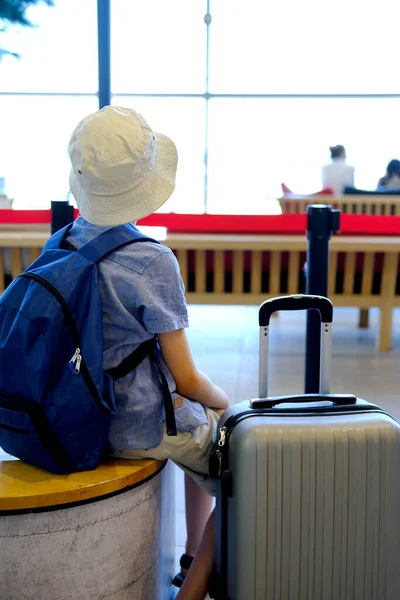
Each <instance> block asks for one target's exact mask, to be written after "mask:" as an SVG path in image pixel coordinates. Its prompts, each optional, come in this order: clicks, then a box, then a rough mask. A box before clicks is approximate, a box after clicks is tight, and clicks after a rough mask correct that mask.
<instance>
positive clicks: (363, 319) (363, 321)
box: [358, 308, 369, 329]
mask: <svg viewBox="0 0 400 600" xmlns="http://www.w3.org/2000/svg"><path fill="white" fill-rule="evenodd" d="M358 326H359V328H360V329H368V327H369V309H368V308H360V314H359V319H358Z"/></svg>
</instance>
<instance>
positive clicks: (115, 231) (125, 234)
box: [77, 225, 159, 263]
mask: <svg viewBox="0 0 400 600" xmlns="http://www.w3.org/2000/svg"><path fill="white" fill-rule="evenodd" d="M146 241H147V242H154V243H156V244H158V243H159V242H157V240H153V239H152V238H150V237H147V236H146V235H144V234H143V233H140V231H137V229H135V228H134V227H132V225H118V226H117V227H111V229H107V230H106V231H103V233H100V235H98V236H96V237H95V238H94V239H93V240H91V241H90V242H88V243H87V244H84V246H82V247H81V248H80V249H79V250H77V252H78V254H80V255H81V256H84V257H85V258H86V259H87V260H90V261H91V262H94V263H98V262H99V261H100V260H101V259H102V258H104V257H105V256H106V255H107V254H109V253H110V252H113V251H114V250H117V248H121V247H122V246H126V245H127V244H133V243H134V242H146Z"/></svg>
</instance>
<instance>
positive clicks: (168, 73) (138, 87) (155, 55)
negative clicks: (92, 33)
mask: <svg viewBox="0 0 400 600" xmlns="http://www.w3.org/2000/svg"><path fill="white" fill-rule="evenodd" d="M206 10H207V2H206V1H205V0H190V1H188V0H168V1H167V0H111V40H112V41H111V43H112V53H111V56H112V64H111V72H112V77H111V79H112V91H113V92H114V93H118V94H127V93H128V94H132V93H133V94H139V93H142V94H149V93H155V94H159V93H172V94H180V93H183V94H191V93H204V92H205V81H206V60H205V59H206V34H207V28H206V25H205V23H204V20H203V18H204V15H205V13H206Z"/></svg>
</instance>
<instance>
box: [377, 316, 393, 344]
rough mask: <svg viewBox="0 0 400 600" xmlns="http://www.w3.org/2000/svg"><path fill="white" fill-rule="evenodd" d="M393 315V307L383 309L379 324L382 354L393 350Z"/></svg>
mask: <svg viewBox="0 0 400 600" xmlns="http://www.w3.org/2000/svg"><path fill="white" fill-rule="evenodd" d="M392 313H393V308H392V305H390V306H382V307H381V310H380V322H379V350H380V352H388V351H389V350H391V348H392V317H393V315H392Z"/></svg>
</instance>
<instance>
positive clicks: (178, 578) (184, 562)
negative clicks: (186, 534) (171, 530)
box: [172, 554, 193, 588]
mask: <svg viewBox="0 0 400 600" xmlns="http://www.w3.org/2000/svg"><path fill="white" fill-rule="evenodd" d="M192 562H193V556H190V555H189V554H182V556H181V559H180V561H179V565H180V567H181V568H182V569H186V570H189V569H190V565H191V564H192ZM184 580H185V575H182V573H177V574H176V575H175V577H174V578H173V580H172V584H173V585H174V586H175V587H178V588H180V587H182V583H183V582H184Z"/></svg>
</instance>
